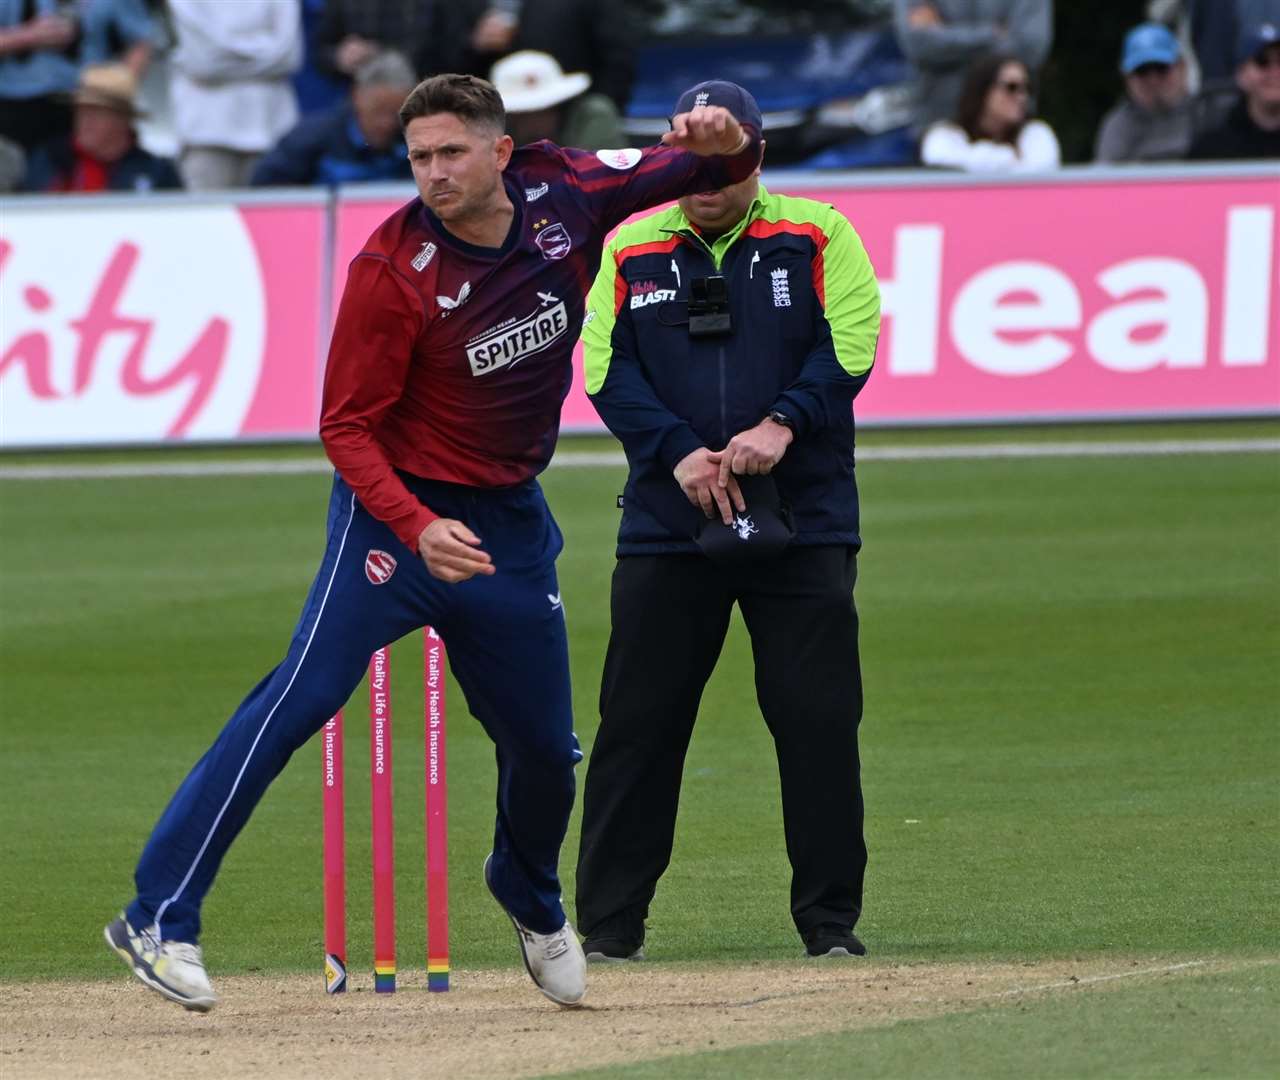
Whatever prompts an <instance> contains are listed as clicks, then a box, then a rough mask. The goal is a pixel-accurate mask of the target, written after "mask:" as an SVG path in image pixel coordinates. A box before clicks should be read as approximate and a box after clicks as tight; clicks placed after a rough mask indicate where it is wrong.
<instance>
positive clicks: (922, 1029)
mask: <svg viewBox="0 0 1280 1080" xmlns="http://www.w3.org/2000/svg"><path fill="white" fill-rule="evenodd" d="M1176 967H1177V965H1175V966H1172V967H1170V968H1168V969H1166V974H1165V975H1164V976H1163V977H1161V976H1160V975H1158V974H1157V975H1154V976H1151V977H1150V981H1149V982H1146V983H1143V984H1141V985H1137V986H1133V985H1117V984H1116V983H1112V984H1111V985H1110V986H1107V987H1106V988H1103V987H1101V986H1099V985H1098V983H1097V981H1095V982H1094V983H1093V984H1092V985H1086V984H1085V983H1084V982H1083V980H1082V983H1081V984H1080V985H1078V986H1077V985H1075V984H1066V988H1065V989H1062V990H1060V991H1058V992H1054V993H1049V994H1047V995H1046V996H1043V997H1040V998H1039V999H1037V1000H1030V1001H1027V1000H1018V1001H1013V1002H1009V1001H1007V999H1006V1001H1004V1002H1001V1003H999V1004H990V1005H987V1006H984V1007H982V1008H978V1009H974V1010H970V1011H966V1012H960V1013H953V1014H950V1015H946V1016H940V1017H936V1018H933V1019H927V1020H903V1021H899V1022H897V1023H895V1024H892V1025H891V1026H888V1027H877V1028H861V1029H858V1028H853V1029H851V1030H846V1031H842V1032H838V1033H835V1034H827V1035H816V1036H810V1037H808V1038H804V1039H795V1040H787V1041H781V1042H773V1043H765V1044H763V1045H757V1046H743V1047H736V1048H734V1049H731V1050H722V1051H711V1052H702V1053H696V1054H686V1055H682V1056H678V1057H662V1058H655V1059H652V1060H649V1061H645V1062H637V1063H636V1064H634V1065H628V1066H621V1067H612V1068H602V1069H591V1070H586V1071H579V1072H573V1073H559V1074H556V1075H557V1076H558V1077H559V1078H560V1080H570V1078H573V1080H651V1078H652V1080H658V1078H662V1080H667V1078H670V1080H703V1078H708V1080H713V1078H716V1077H725V1078H732V1080H765V1078H769V1080H772V1078H775V1077H778V1076H803V1077H805V1078H806V1080H826V1078H831V1080H836V1078H840V1080H843V1078H845V1077H850V1076H856V1077H858V1078H859V1080H880V1078H883V1080H889V1078H899V1077H906V1076H909V1077H912V1078H913V1080H930V1078H935V1077H936V1078H937V1080H952V1078H967V1077H973V1078H974V1080H987V1078H991V1080H1004V1078H1007V1080H1024V1078H1026V1077H1031V1076H1034V1077H1038V1078H1042V1080H1057V1078H1062V1080H1087V1078H1094V1077H1098V1078H1102V1077H1126V1078H1129V1077H1161V1078H1178V1077H1203V1076H1212V1077H1231V1078H1246V1077H1271V1076H1274V1075H1275V1074H1276V1070H1277V1066H1280V1035H1278V1034H1277V1031H1278V1030H1280V1029H1277V1027H1276V1025H1275V1023H1274V1019H1275V1016H1276V1014H1277V1011H1278V1010H1280V965H1277V963H1276V962H1275V961H1274V960H1271V961H1270V962H1267V963H1265V964H1246V965H1241V966H1239V967H1237V968H1235V969H1232V970H1227V971H1214V972H1211V973H1206V974H1194V975H1192V974H1187V973H1185V972H1184V973H1182V974H1174V971H1175V968H1176ZM1035 989H1036V990H1038V991H1039V992H1041V993H1043V992H1044V991H1045V990H1046V989H1048V988H1043V987H1042V988H1035ZM814 1007H815V1008H820V1007H821V1004H820V1002H818V1001H815V1002H814ZM851 1020H852V1021H853V1022H854V1023H856V1018H851Z"/></svg>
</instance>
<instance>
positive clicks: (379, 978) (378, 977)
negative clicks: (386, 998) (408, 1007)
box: [373, 967, 396, 994]
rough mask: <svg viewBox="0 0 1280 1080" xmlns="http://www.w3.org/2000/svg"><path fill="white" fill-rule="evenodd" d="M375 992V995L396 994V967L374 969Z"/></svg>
mask: <svg viewBox="0 0 1280 1080" xmlns="http://www.w3.org/2000/svg"><path fill="white" fill-rule="evenodd" d="M373 991H374V993H375V994H394V993H395V992H396V969H395V968H394V967H376V968H374V969H373Z"/></svg>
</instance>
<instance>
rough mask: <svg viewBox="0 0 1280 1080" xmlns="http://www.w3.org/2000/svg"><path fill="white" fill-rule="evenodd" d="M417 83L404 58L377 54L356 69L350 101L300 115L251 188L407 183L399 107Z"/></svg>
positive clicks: (264, 161)
mask: <svg viewBox="0 0 1280 1080" xmlns="http://www.w3.org/2000/svg"><path fill="white" fill-rule="evenodd" d="M417 83H418V80H417V77H416V76H415V75H414V72H413V68H411V67H410V66H409V61H408V60H406V59H405V58H404V57H403V56H401V55H400V54H399V53H395V52H383V53H378V54H377V55H376V56H374V57H373V58H372V59H371V60H368V61H366V62H365V64H364V65H363V66H361V67H360V68H358V69H357V70H356V76H355V85H354V86H353V87H352V90H351V100H350V101H348V102H346V103H345V104H342V105H339V106H338V107H337V108H336V109H331V110H329V111H328V112H323V113H316V114H314V115H312V116H304V117H303V118H302V120H301V121H300V122H299V123H298V126H297V127H295V128H294V129H293V130H292V131H291V132H289V134H288V135H286V136H285V137H284V138H283V139H281V140H280V143H279V145H277V146H276V148H275V149H274V150H272V151H271V153H269V154H268V155H267V156H266V157H264V158H263V159H262V160H261V161H259V162H258V166H257V168H255V169H254V170H253V184H254V186H255V187H256V186H259V185H264V186H265V185H271V184H355V183H365V182H368V181H371V180H411V179H412V178H413V170H412V169H411V168H410V167H409V155H408V152H407V151H406V150H405V145H404V137H403V135H402V134H401V132H400V106H401V105H403V104H404V99H405V98H407V97H408V96H409V93H410V91H412V90H413V88H414V87H415V86H416V85H417Z"/></svg>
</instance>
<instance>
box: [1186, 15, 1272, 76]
mask: <svg viewBox="0 0 1280 1080" xmlns="http://www.w3.org/2000/svg"><path fill="white" fill-rule="evenodd" d="M1185 7H1186V14H1187V16H1188V17H1189V21H1190V31H1191V43H1192V46H1193V48H1194V49H1195V54H1196V61H1197V62H1198V63H1199V65H1200V75H1201V78H1202V79H1203V80H1204V83H1205V85H1206V86H1207V87H1210V88H1213V87H1215V86H1217V85H1220V84H1223V83H1226V84H1230V83H1231V82H1232V81H1233V79H1234V76H1235V70H1236V66H1237V64H1236V46H1237V44H1238V43H1239V41H1240V31H1241V27H1245V26H1257V25H1259V24H1261V23H1267V22H1272V23H1280V0H1186V3H1185Z"/></svg>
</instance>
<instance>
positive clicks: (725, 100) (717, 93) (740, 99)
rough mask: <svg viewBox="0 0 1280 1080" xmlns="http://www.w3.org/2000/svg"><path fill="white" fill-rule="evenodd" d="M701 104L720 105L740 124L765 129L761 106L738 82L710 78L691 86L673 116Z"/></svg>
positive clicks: (678, 102) (681, 96) (758, 129)
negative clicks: (761, 116)
mask: <svg viewBox="0 0 1280 1080" xmlns="http://www.w3.org/2000/svg"><path fill="white" fill-rule="evenodd" d="M699 105H720V106H722V107H724V108H726V109H728V110H729V115H730V116H732V117H733V118H734V119H735V120H737V121H738V123H739V124H750V125H751V126H752V127H753V128H755V129H756V130H757V131H763V130H764V121H763V120H761V118H760V106H759V105H757V104H756V99H755V98H753V97H752V96H751V93H750V91H748V90H746V89H744V88H743V87H741V86H739V85H738V84H737V83H731V82H725V81H724V80H723V79H710V80H708V81H707V82H700V83H698V85H697V86H691V87H689V89H688V90H686V91H685V92H684V93H683V94H681V95H680V100H679V101H677V102H676V107H675V111H674V112H673V113H672V114H671V115H672V116H678V115H679V114H680V113H686V112H689V111H690V110H692V109H694V108H696V107H697V106H699Z"/></svg>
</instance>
